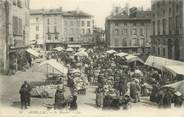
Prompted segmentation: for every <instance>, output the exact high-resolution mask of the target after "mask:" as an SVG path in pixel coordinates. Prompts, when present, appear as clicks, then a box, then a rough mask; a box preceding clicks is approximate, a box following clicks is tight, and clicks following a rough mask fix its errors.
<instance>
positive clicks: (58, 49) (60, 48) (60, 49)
mask: <svg viewBox="0 0 184 117" xmlns="http://www.w3.org/2000/svg"><path fill="white" fill-rule="evenodd" d="M54 50H57V51H62V50H64V49H63V48H62V47H56V48H54Z"/></svg>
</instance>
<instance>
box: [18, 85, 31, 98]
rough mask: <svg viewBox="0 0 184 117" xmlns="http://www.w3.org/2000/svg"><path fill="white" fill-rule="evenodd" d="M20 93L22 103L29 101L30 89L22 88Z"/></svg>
mask: <svg viewBox="0 0 184 117" xmlns="http://www.w3.org/2000/svg"><path fill="white" fill-rule="evenodd" d="M19 93H20V99H21V101H28V98H29V91H28V89H27V88H26V87H21V89H20V91H19Z"/></svg>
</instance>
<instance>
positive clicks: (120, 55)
mask: <svg viewBox="0 0 184 117" xmlns="http://www.w3.org/2000/svg"><path fill="white" fill-rule="evenodd" d="M116 56H119V57H125V56H128V53H124V52H121V53H118V54H116Z"/></svg>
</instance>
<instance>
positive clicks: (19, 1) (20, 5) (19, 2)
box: [17, 0, 23, 8]
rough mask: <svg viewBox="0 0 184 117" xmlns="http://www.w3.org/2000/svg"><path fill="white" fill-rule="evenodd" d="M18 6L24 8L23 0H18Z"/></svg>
mask: <svg viewBox="0 0 184 117" xmlns="http://www.w3.org/2000/svg"><path fill="white" fill-rule="evenodd" d="M17 6H18V7H19V8H22V6H23V5H22V1H21V0H17Z"/></svg>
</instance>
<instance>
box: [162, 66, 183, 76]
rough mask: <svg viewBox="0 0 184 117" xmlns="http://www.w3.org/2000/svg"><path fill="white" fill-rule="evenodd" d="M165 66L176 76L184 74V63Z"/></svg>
mask: <svg viewBox="0 0 184 117" xmlns="http://www.w3.org/2000/svg"><path fill="white" fill-rule="evenodd" d="M165 68H166V69H167V70H168V71H170V72H171V73H172V74H173V75H174V76H176V75H177V74H178V75H183V76H184V65H167V66H165Z"/></svg>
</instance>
